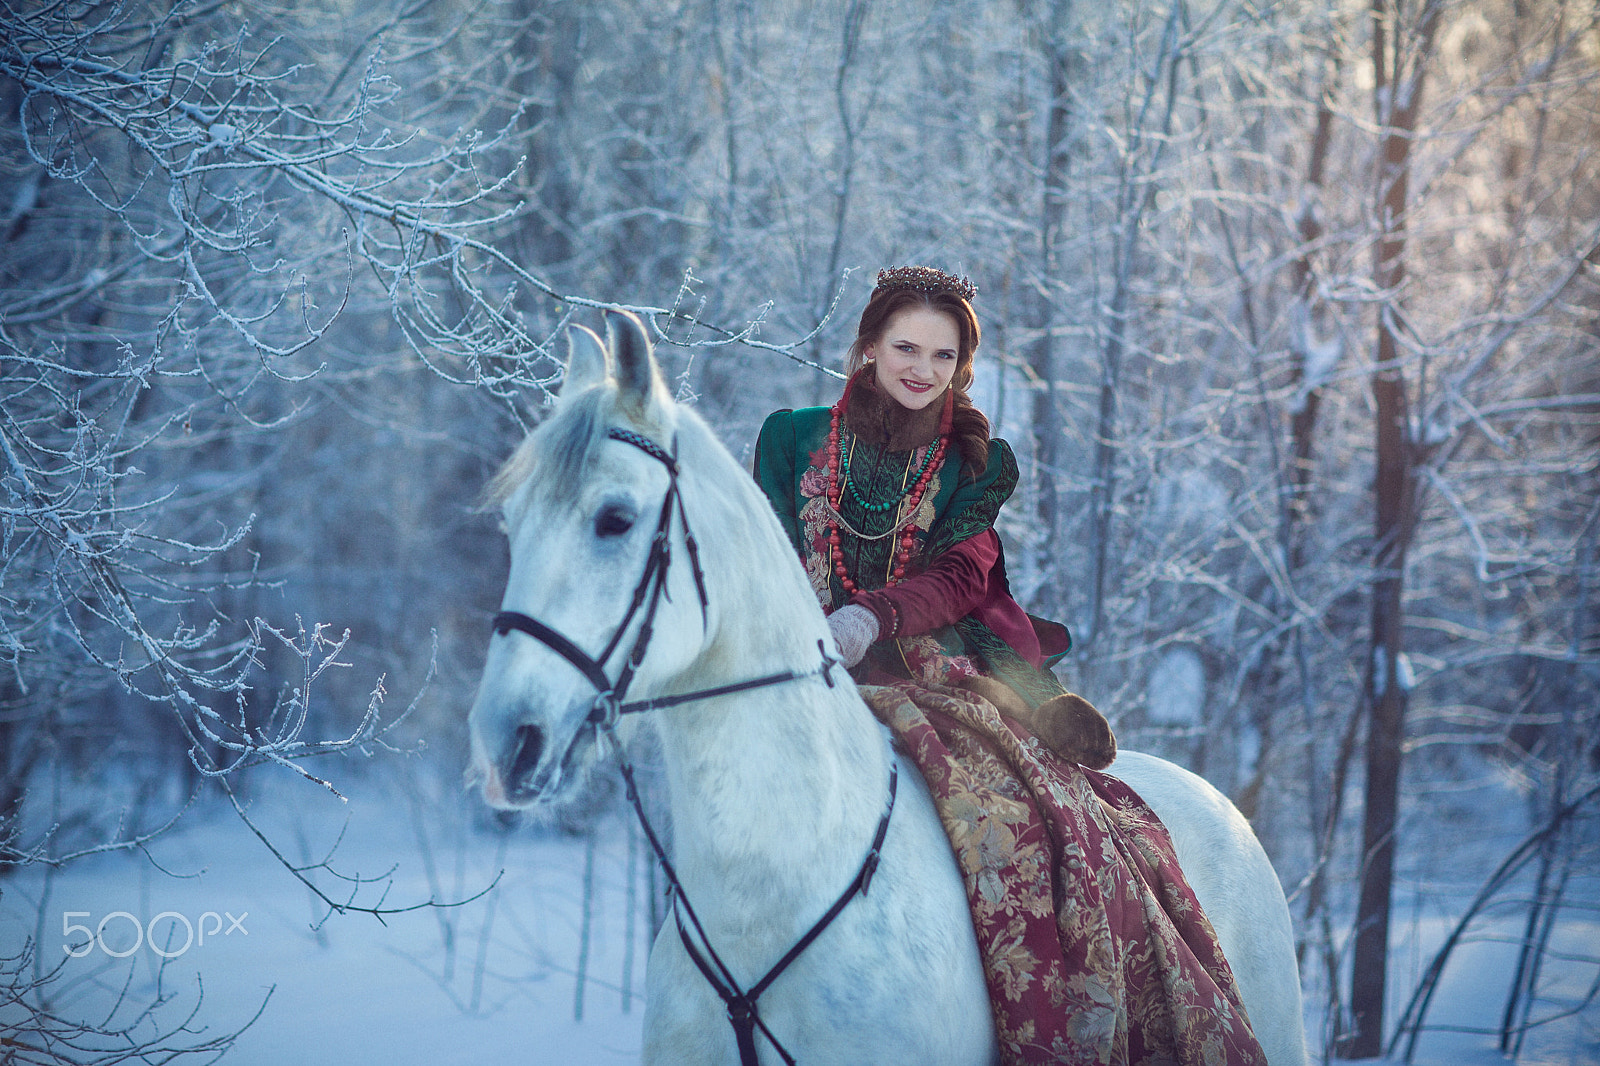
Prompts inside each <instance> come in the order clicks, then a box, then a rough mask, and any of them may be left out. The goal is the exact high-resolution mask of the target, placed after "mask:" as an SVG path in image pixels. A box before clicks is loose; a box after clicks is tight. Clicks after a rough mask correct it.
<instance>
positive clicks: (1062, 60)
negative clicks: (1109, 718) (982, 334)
mask: <svg viewBox="0 0 1600 1066" xmlns="http://www.w3.org/2000/svg"><path fill="white" fill-rule="evenodd" d="M1071 16H1072V4H1071V0H1057V2H1056V3H1055V4H1054V5H1053V6H1052V7H1051V11H1050V25H1049V52H1048V57H1049V64H1050V105H1049V112H1048V119H1047V121H1046V124H1045V144H1044V187H1043V195H1042V197H1041V200H1040V218H1039V281H1040V288H1041V289H1043V291H1044V293H1045V297H1044V299H1043V300H1041V301H1040V311H1039V343H1038V344H1037V345H1036V346H1035V347H1034V351H1033V356H1032V358H1031V359H1030V363H1031V369H1032V370H1033V377H1034V381H1035V391H1034V393H1033V411H1032V415H1033V458H1034V466H1035V470H1036V476H1037V478H1038V482H1037V485H1038V497H1037V500H1038V502H1037V513H1038V515H1039V528H1040V529H1041V530H1042V531H1043V533H1044V536H1043V537H1042V538H1041V539H1040V553H1041V560H1040V564H1041V569H1042V570H1043V571H1044V572H1045V573H1049V572H1051V571H1052V570H1053V569H1054V568H1055V567H1054V561H1055V556H1056V550H1057V545H1058V544H1059V543H1060V537H1061V500H1060V488H1059V486H1058V484H1057V477H1058V474H1059V472H1060V470H1061V465H1062V443H1063V432H1064V430H1063V421H1062V417H1061V408H1060V405H1059V403H1058V402H1057V396H1056V379H1057V377H1058V376H1059V375H1058V374H1057V371H1056V356H1055V327H1056V313H1055V308H1056V301H1055V300H1054V299H1052V298H1051V292H1052V291H1053V287H1054V283H1055V278H1056V266H1057V264H1056V262H1055V238H1056V231H1057V229H1058V228H1059V224H1060V221H1061V212H1062V206H1063V204H1064V201H1065V199H1066V196H1065V193H1066V182H1067V133H1068V131H1069V129H1070V127H1071V120H1072V108H1071V103H1070V100H1069V93H1070V92H1071V85H1072V78H1071V75H1072V52H1071V49H1070V47H1069V45H1068V41H1067V37H1068V27H1069V25H1070V22H1071ZM1057 592H1058V595H1062V596H1063V597H1064V594H1065V590H1057Z"/></svg>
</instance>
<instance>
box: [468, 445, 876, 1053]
mask: <svg viewBox="0 0 1600 1066" xmlns="http://www.w3.org/2000/svg"><path fill="white" fill-rule="evenodd" d="M606 435H607V437H609V438H610V439H611V440H615V441H621V442H622V443H624V444H631V445H633V446H634V447H635V448H638V449H639V450H640V451H642V452H644V453H645V454H646V455H648V456H650V457H651V458H652V459H655V460H656V461H657V462H659V463H661V465H662V466H664V467H666V469H667V477H668V479H669V484H668V486H667V494H666V496H665V498H663V499H662V501H661V514H660V517H659V518H658V519H657V520H656V531H655V535H654V537H653V538H652V540H651V542H650V555H649V558H647V559H646V560H645V565H644V573H643V574H642V575H641V576H640V578H639V583H638V584H637V585H635V586H634V589H633V597H632V599H631V601H630V602H629V605H628V610H627V612H626V613H625V614H624V615H623V616H622V621H621V623H620V624H618V626H617V629H616V632H614V633H612V635H611V639H610V640H609V641H607V642H606V646H605V650H603V651H602V652H601V653H600V655H599V657H598V658H592V657H590V655H589V654H588V653H587V652H585V651H584V650H583V649H582V648H580V647H578V646H577V645H576V644H575V643H573V642H572V641H571V640H569V639H568V638H567V637H565V636H563V635H562V634H561V633H559V632H557V631H556V630H554V629H552V628H551V627H550V626H547V625H545V624H544V623H543V622H541V621H539V620H538V619H537V618H533V617H530V616H529V615H526V614H523V613H521V612H520V611H501V612H500V613H499V614H496V615H495V616H494V631H495V633H496V634H497V635H499V636H506V635H508V634H510V633H511V631H512V630H516V631H517V632H519V633H524V634H526V635H528V636H530V637H532V638H533V639H535V640H537V641H539V642H540V643H541V644H543V645H545V646H546V647H547V648H549V649H550V650H551V651H553V652H555V653H556V654H557V655H559V656H561V657H562V658H563V659H565V660H566V661H567V662H568V663H570V664H571V665H572V666H573V668H574V669H576V670H577V671H578V672H579V673H581V674H582V675H583V676H584V678H585V679H587V680H588V682H589V684H590V685H592V686H594V690H595V693H596V695H595V698H594V703H593V704H592V705H591V706H590V708H589V714H588V717H587V724H588V725H589V726H591V727H592V728H593V729H594V730H595V734H596V736H597V737H598V736H602V735H603V736H606V737H607V738H610V739H612V740H613V741H614V739H615V733H614V729H615V727H616V724H617V722H618V720H619V719H620V718H621V716H622V715H624V714H635V713H639V712H642V711H653V710H663V709H665V708H668V707H676V706H678V705H680V704H684V703H691V702H693V701H695V700H705V699H711V698H712V697H714V696H726V695H730V694H732V693H735V692H745V691H748V690H750V689H757V688H765V687H767V686H769V685H781V684H783V683H785V682H788V681H799V680H802V679H805V678H809V677H821V678H822V679H823V680H824V681H825V682H827V685H828V687H829V688H832V687H833V674H832V670H833V668H834V666H836V665H838V663H839V660H838V659H836V658H834V657H833V656H831V655H829V654H828V647H827V644H826V643H824V642H823V641H821V640H819V641H817V651H818V653H819V654H820V655H821V657H822V661H821V664H820V665H819V666H816V667H813V668H812V669H810V670H784V671H782V672H780V673H775V674H767V675H765V676H763V677H756V678H751V679H750V680H748V681H738V682H734V683H732V684H727V685H716V686H714V687H711V688H703V689H696V690H694V691H693V692H685V693H680V694H678V695H674V696H663V697H658V698H656V699H648V700H635V701H632V702H627V701H626V696H627V692H628V688H629V686H630V685H631V684H632V683H633V677H634V674H635V673H636V672H637V671H638V668H639V664H640V663H641V662H643V661H644V657H645V654H646V653H647V652H648V651H649V650H650V638H651V636H652V635H653V634H654V632H655V617H656V611H657V609H658V608H659V607H660V606H661V600H662V599H663V597H669V598H670V594H669V593H668V592H667V569H668V567H669V566H670V565H671V563H672V546H671V539H672V538H671V533H672V515H673V512H674V511H676V512H677V515H678V525H679V528H681V529H682V530H683V541H684V546H685V548H686V549H687V551H688V553H689V563H690V565H691V566H692V567H693V568H694V584H695V590H696V592H698V593H699V596H700V621H701V625H702V626H704V625H705V623H706V619H707V616H708V612H709V606H710V604H709V601H708V599H707V597H706V579H705V572H704V571H703V570H702V569H701V568H700V548H699V545H698V544H697V543H696V542H695V539H694V534H693V533H692V532H691V531H690V529H689V518H688V515H687V514H686V513H685V512H684V508H683V493H682V491H681V490H680V488H679V486H678V473H679V467H678V459H677V441H676V440H674V441H673V450H672V451H671V452H668V451H667V450H666V449H665V448H663V447H661V445H659V444H657V443H656V442H655V441H653V440H650V439H649V438H648V437H643V436H640V435H639V434H637V433H634V432H632V431H631V430H626V429H618V428H612V429H611V430H609V431H608V432H607V434H606ZM641 609H643V611H644V615H643V618H642V619H641V620H640V623H639V631H638V634H637V635H636V636H635V637H634V639H633V645H632V647H631V648H630V649H629V650H628V656H627V658H626V659H625V660H624V661H623V665H622V670H621V672H620V673H619V674H618V675H617V680H616V681H614V682H613V681H612V680H611V679H610V677H609V676H608V675H607V673H606V663H607V662H609V661H610V660H611V657H612V655H614V654H615V653H616V650H617V648H618V646H619V645H620V644H621V643H622V638H623V635H624V634H626V633H627V631H628V628H629V626H631V625H632V624H633V620H634V616H635V615H637V614H639V612H640V610H641ZM612 746H613V747H615V748H616V749H617V751H618V752H619V762H620V769H621V773H622V779H623V781H624V782H625V783H626V785H627V793H628V802H629V803H631V804H632V805H633V810H634V813H635V814H636V815H638V818H639V823H640V825H641V826H642V827H643V828H644V834H645V837H646V839H648V840H649V841H650V847H651V849H652V850H653V851H654V852H655V854H656V860H657V861H658V862H659V863H660V864H661V868H662V870H663V872H664V873H665V874H666V878H667V884H668V886H669V887H670V889H671V892H672V907H673V916H674V918H675V919H676V922H677V926H678V937H679V939H680V940H681V941H682V942H683V947H684V950H685V951H686V952H687V953H688V955H689V958H690V959H692V960H693V961H694V964H695V966H696V967H697V968H698V969H699V970H700V972H701V974H703V975H704V976H705V979H706V981H707V982H708V983H710V985H711V987H712V988H713V989H715V990H716V993H717V995H718V996H720V997H721V999H722V1001H723V1003H724V1005H726V1007H727V1009H728V1021H729V1023H730V1024H731V1025H732V1026H733V1032H734V1039H735V1041H736V1043H737V1045H738V1048H739V1062H740V1064H741V1066H759V1062H758V1059H757V1056H756V1042H755V1033H756V1030H757V1029H759V1030H760V1031H761V1033H762V1035H763V1036H765V1037H766V1038H767V1040H768V1041H770V1042H771V1044H772V1046H773V1048H774V1049H776V1050H777V1052H778V1054H779V1056H781V1057H782V1059H783V1061H784V1062H785V1063H787V1064H788V1066H795V1060H794V1058H793V1056H791V1055H790V1054H789V1052H788V1051H787V1050H785V1048H784V1046H783V1045H782V1044H780V1043H779V1042H778V1038H777V1037H775V1036H773V1035H772V1031H771V1030H770V1029H768V1028H767V1026H766V1023H764V1022H763V1021H762V1020H761V1015H760V1012H759V1011H758V1009H757V1005H756V1001H757V1000H758V999H759V998H760V997H761V994H762V993H763V992H765V991H766V990H767V988H768V987H769V986H770V985H771V984H772V982H773V981H775V980H777V978H778V976H779V975H780V974H782V973H783V972H784V971H785V970H787V969H788V968H789V965H790V963H792V962H794V961H795V959H797V958H799V957H800V954H801V953H802V952H804V951H805V950H806V948H808V947H810V946H811V943H812V941H814V940H816V939H817V937H819V936H821V935H822V932H823V930H825V929H826V928H828V926H829V925H831V924H832V923H833V920H834V919H835V918H837V917H838V916H839V914H840V912H842V911H843V910H844V908H845V906H846V905H847V904H849V902H850V901H851V900H852V899H854V898H855V897H856V896H857V895H863V896H864V895H866V894H867V888H868V886H870V885H871V883H872V875H873V874H874V873H875V872H876V871H877V869H878V860H879V858H880V856H881V854H882V851H883V842H884V839H885V837H886V836H887V835H888V832H889V818H890V816H891V815H892V814H893V813H894V800H895V792H896V791H897V787H898V783H899V767H898V765H897V764H896V763H895V761H894V760H893V759H891V760H890V762H889V802H888V804H887V806H886V807H885V808H884V812H883V816H882V817H881V818H879V819H878V828H877V832H876V833H874V835H873V838H872V846H871V847H870V848H869V849H868V850H867V856H866V858H865V859H864V860H862V863H861V868H860V869H859V870H858V871H857V872H856V876H855V879H854V880H853V881H851V882H850V884H849V886H848V887H846V888H845V890H844V892H843V893H842V894H841V895H840V896H839V898H838V899H837V900H835V901H834V904H833V906H832V907H830V908H829V909H828V911H827V913H825V914H824V915H823V916H822V917H821V918H819V919H818V920H817V922H816V924H814V925H813V926H812V927H811V928H810V929H809V930H807V931H806V933H805V934H804V935H803V936H801V937H800V939H799V940H798V941H796V943H795V945H794V946H793V947H792V948H790V949H789V951H788V952H787V953H786V954H785V955H784V956H783V958H781V959H779V960H778V962H777V964H776V965H775V966H773V967H772V968H771V969H770V970H768V971H767V973H766V975H765V976H764V977H762V978H761V979H760V980H758V981H756V982H755V983H754V984H752V985H751V986H750V987H749V988H741V987H740V986H739V982H738V981H737V979H735V977H734V976H733V972H732V971H731V970H729V969H728V967H727V965H726V964H725V963H724V962H723V961H722V959H721V958H720V957H719V956H718V955H717V952H716V949H715V948H713V947H712V946H711V940H710V938H709V937H707V935H706V931H705V928H704V926H702V925H701V923H700V918H699V916H698V915H696V914H695V911H694V908H693V907H692V906H690V904H689V898H688V896H687V895H685V893H684V891H683V885H682V884H681V883H680V882H679V880H678V874H677V871H676V870H675V869H674V868H673V865H672V860H671V859H670V858H668V857H667V852H666V849H665V848H664V847H663V846H662V844H661V840H660V838H659V837H658V836H657V835H656V832H655V829H654V827H652V826H651V824H650V819H649V818H648V817H647V816H646V815H645V811H644V803H643V801H642V800H641V799H640V798H639V789H638V786H637V785H636V783H635V781H634V771H633V764H632V763H631V762H629V760H628V758H627V756H626V754H620V753H621V752H622V749H621V745H619V744H615V743H613V745H612ZM685 916H687V918H688V924H687V925H686V924H685V922H684V919H685ZM691 927H692V928H693V930H694V933H695V936H694V937H691V936H690V932H689V930H690V928H691ZM696 939H698V940H699V944H698V945H697V944H696V943H695V940H696Z"/></svg>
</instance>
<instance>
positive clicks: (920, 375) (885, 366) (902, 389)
mask: <svg viewBox="0 0 1600 1066" xmlns="http://www.w3.org/2000/svg"><path fill="white" fill-rule="evenodd" d="M960 345H961V333H960V331H959V330H958V329H957V328H956V321H955V319H953V318H951V317H950V316H949V315H947V314H945V313H944V312H943V311H935V310H933V309H932V308H930V307H907V308H904V309H903V310H900V311H897V312H895V314H894V315H892V316H891V317H890V319H889V324H888V325H887V326H885V327H884V330H883V336H882V337H880V338H879V339H878V340H877V341H875V342H874V343H872V344H870V345H868V346H867V347H866V349H865V352H864V354H865V355H866V357H867V358H868V359H871V360H872V364H873V366H874V367H876V368H877V370H876V377H877V382H878V387H879V388H880V389H882V390H883V391H884V392H886V393H888V394H889V395H890V396H893V397H894V398H895V400H896V401H897V402H898V403H899V404H900V406H902V407H908V408H910V409H911V410H913V411H920V410H922V409H923V408H924V407H926V406H928V405H929V404H931V403H933V402H934V401H935V400H939V399H942V398H943V397H944V390H945V389H947V388H949V387H950V379H951V378H952V377H954V376H955V372H956V357H957V355H958V354H959V353H960Z"/></svg>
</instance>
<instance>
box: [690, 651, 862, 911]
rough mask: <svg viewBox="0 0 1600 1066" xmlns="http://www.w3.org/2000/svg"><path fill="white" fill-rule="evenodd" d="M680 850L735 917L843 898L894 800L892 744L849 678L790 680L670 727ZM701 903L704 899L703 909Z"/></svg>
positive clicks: (698, 894)
mask: <svg viewBox="0 0 1600 1066" xmlns="http://www.w3.org/2000/svg"><path fill="white" fill-rule="evenodd" d="M661 726H662V728H661V734H662V736H661V739H662V754H663V757H664V761H665V763H666V771H667V779H668V785H669V789H670V791H671V803H672V814H673V819H672V825H673V852H674V854H675V859H676V862H677V864H678V868H679V871H680V873H681V874H682V876H683V878H684V881H685V883H686V887H687V888H688V890H689V892H690V895H691V897H692V898H694V899H695V902H696V905H697V906H702V907H704V906H705V905H707V904H712V903H713V901H714V906H715V907H716V908H717V909H720V910H722V911H723V912H724V913H725V915H726V916H727V919H728V920H729V921H731V922H734V923H739V922H741V921H742V920H743V919H742V918H740V917H739V916H740V915H742V914H745V913H747V912H749V913H766V912H769V911H770V910H771V908H772V906H773V904H774V903H776V902H781V901H782V900H783V899H784V898H785V897H788V898H789V902H790V904H791V905H792V906H793V908H794V909H797V910H807V909H810V908H809V905H808V901H810V900H813V899H820V898H822V897H824V896H828V897H831V896H832V895H836V894H837V893H838V892H839V891H840V890H841V889H842V888H843V887H844V885H845V884H847V883H848V881H849V878H850V877H851V876H853V874H854V872H855V868H856V866H857V865H858V864H859V863H860V862H861V859H862V858H863V856H864V855H865V853H866V849H867V847H868V845H869V843H870V841H871V838H872V833H873V830H874V829H875V828H876V823H877V821H878V818H879V817H880V815H881V814H882V812H883V808H884V804H885V803H886V801H887V791H886V789H887V773H888V761H889V749H888V743H887V740H886V738H885V737H884V736H883V734H882V732H881V731H880V730H879V729H878V727H877V726H876V724H875V723H874V722H873V721H872V719H871V716H870V714H869V713H868V712H867V711H866V710H865V708H864V707H862V706H861V705H860V697H859V696H858V695H856V693H855V690H854V687H853V686H852V685H850V684H849V682H848V680H842V681H841V683H840V684H839V685H838V687H836V688H833V689H829V688H828V687H827V686H825V685H824V684H823V683H822V682H821V681H820V680H815V679H811V680H804V681H795V682H789V683H786V684H783V685H778V686H774V687H772V688H767V689H760V690H756V691H754V692H750V693H745V694H741V695H739V696H736V697H724V698H722V699H718V700H714V701H707V702H706V703H705V704H702V705H700V706H699V707H692V708H683V709H680V710H679V711H677V712H674V715H673V719H672V720H665V719H664V720H663V721H662V722H661ZM702 901H705V903H703V902H702Z"/></svg>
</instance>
